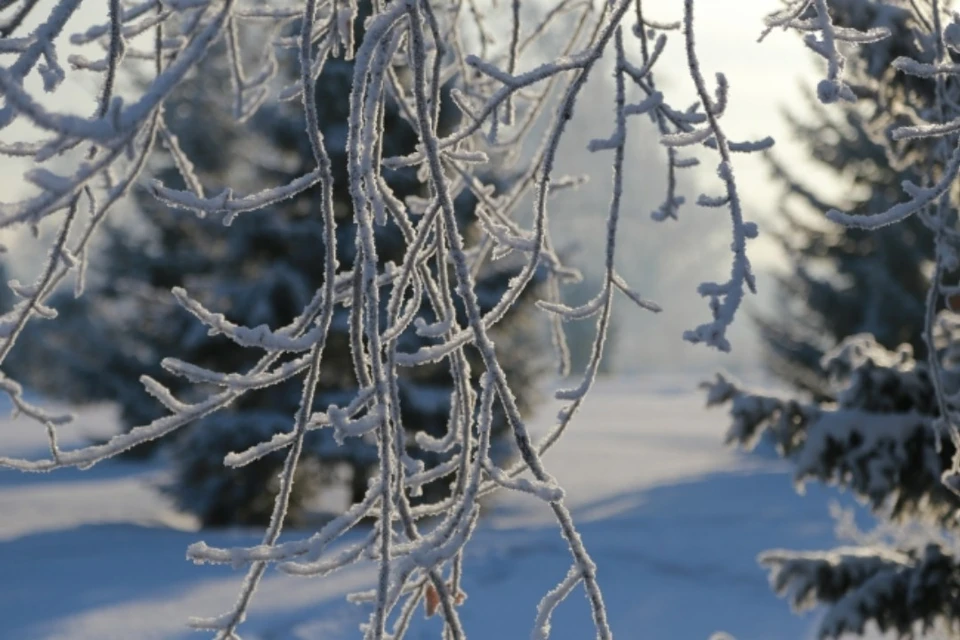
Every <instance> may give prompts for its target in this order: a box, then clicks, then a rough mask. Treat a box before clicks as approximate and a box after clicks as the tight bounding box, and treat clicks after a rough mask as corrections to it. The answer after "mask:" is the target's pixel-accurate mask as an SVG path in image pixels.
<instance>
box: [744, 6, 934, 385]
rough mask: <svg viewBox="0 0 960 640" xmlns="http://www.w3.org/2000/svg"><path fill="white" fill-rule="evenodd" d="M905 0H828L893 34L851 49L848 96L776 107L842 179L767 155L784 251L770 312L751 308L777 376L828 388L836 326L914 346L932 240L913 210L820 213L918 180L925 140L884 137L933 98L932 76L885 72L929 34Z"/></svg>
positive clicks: (892, 199)
mask: <svg viewBox="0 0 960 640" xmlns="http://www.w3.org/2000/svg"><path fill="white" fill-rule="evenodd" d="M908 8H909V7H908V6H907V3H905V2H883V3H864V2H854V1H844V2H837V3H831V9H832V14H833V16H834V21H835V22H836V23H837V24H838V25H839V26H845V27H855V28H859V29H864V28H868V27H872V26H885V27H888V28H890V29H891V30H892V31H893V34H894V35H893V36H892V37H891V38H888V39H886V40H883V41H882V42H879V43H874V44H869V45H865V46H863V47H859V48H857V50H856V51H855V52H854V55H853V56H852V57H850V58H848V65H847V68H846V71H845V75H846V77H847V78H848V80H849V81H850V82H851V83H852V84H853V85H854V87H855V89H856V93H857V95H858V102H857V103H856V104H849V103H840V104H834V105H831V106H830V107H824V106H822V105H820V104H819V103H818V102H817V101H816V98H815V97H814V96H813V95H811V94H808V95H807V100H806V101H805V104H804V105H803V106H804V107H805V108H804V109H803V111H804V112H805V114H806V115H804V116H800V115H799V110H791V111H790V112H788V113H787V115H786V117H787V119H788V123H789V126H790V128H791V130H792V131H793V134H794V137H795V139H796V140H797V141H798V142H799V144H800V145H802V146H803V147H804V148H805V150H806V151H807V155H808V157H809V158H810V159H811V160H813V161H814V162H815V163H816V164H818V165H819V166H820V167H822V168H823V169H826V170H828V171H829V172H830V173H831V174H832V175H834V176H837V177H838V178H839V179H840V180H841V181H842V183H843V185H844V188H843V194H844V195H843V196H842V197H841V198H839V199H837V200H832V199H830V198H828V196H827V195H825V191H824V189H823V188H822V187H820V186H819V185H818V184H817V181H816V179H814V178H809V177H806V176H801V174H800V172H798V171H797V170H795V169H794V168H793V167H790V166H788V165H785V164H784V163H782V162H780V161H778V160H777V159H776V157H775V156H768V163H769V166H770V168H771V171H772V174H773V176H774V178H775V179H776V180H777V181H778V182H779V183H780V184H782V185H783V187H784V197H783V199H782V200H781V202H780V205H779V206H778V208H777V221H778V222H779V223H782V226H781V228H780V229H779V231H778V232H777V233H776V234H774V235H775V238H776V240H777V241H778V243H779V245H780V247H781V248H782V249H783V251H784V252H785V254H786V256H787V260H788V265H787V268H786V269H785V270H784V272H781V273H777V274H775V276H774V277H775V279H776V283H777V288H776V291H775V300H774V306H773V309H772V311H769V312H766V313H762V314H759V315H758V316H757V317H756V321H757V324H758V327H759V329H760V332H761V336H762V338H763V342H764V344H765V347H766V354H765V359H766V363H767V365H768V367H769V368H770V369H771V370H772V371H773V372H774V373H775V374H777V375H778V376H779V377H781V378H782V379H784V380H785V381H787V382H788V383H790V384H792V385H794V386H796V387H798V388H800V389H804V390H807V391H810V392H812V393H814V394H815V395H816V396H818V397H824V398H826V397H829V389H828V385H827V384H826V379H825V372H824V371H823V370H822V369H821V368H820V367H819V361H820V358H821V357H822V356H823V354H824V352H826V351H827V350H828V349H830V348H831V347H833V346H834V345H835V344H837V343H838V342H840V341H841V340H842V339H843V338H845V337H847V336H852V335H856V334H859V333H870V334H872V335H873V336H874V337H875V338H876V340H877V341H878V342H879V343H880V344H881V345H883V346H885V347H887V348H888V349H893V348H895V347H897V346H898V345H900V344H903V343H907V344H909V345H911V346H912V347H913V349H914V352H915V353H916V354H918V357H921V358H922V357H924V355H923V354H925V353H926V347H925V345H924V344H923V340H922V327H923V317H924V310H925V306H924V305H925V297H926V292H927V289H928V285H929V282H930V280H929V278H930V265H931V262H930V260H931V257H932V255H933V243H932V234H931V232H930V231H929V230H928V229H927V228H926V227H925V226H924V225H923V223H922V222H921V220H920V218H919V217H916V216H915V217H912V218H910V219H908V220H907V221H905V222H903V223H901V224H897V225H894V226H891V227H885V228H881V229H878V230H876V231H865V230H862V229H848V228H841V227H839V226H837V225H835V224H833V223H830V222H829V221H827V220H826V217H825V216H824V213H825V212H826V211H827V210H828V209H830V208H836V209H840V210H842V211H847V212H850V213H855V214H864V215H865V214H870V213H877V212H880V211H884V210H886V209H887V208H889V207H890V206H892V205H893V204H895V203H896V202H898V201H900V200H903V199H904V198H905V196H904V194H903V191H902V188H901V184H902V182H903V181H904V180H911V181H913V182H915V183H917V184H921V183H923V180H924V176H925V175H928V174H929V170H930V165H931V163H932V160H930V159H929V158H930V154H929V153H928V147H927V146H926V144H927V143H926V142H925V141H907V142H893V141H892V140H891V139H890V136H889V131H890V129H891V127H892V126H893V125H894V124H896V123H898V122H901V120H902V114H904V113H906V112H908V111H919V112H922V111H923V110H924V109H928V108H929V105H930V104H931V101H932V87H933V83H932V82H929V81H926V80H920V79H917V78H915V77H913V76H909V75H906V74H903V73H899V72H896V71H895V70H894V69H893V68H892V67H891V66H890V63H891V62H892V60H893V59H894V58H896V57H897V56H901V55H910V56H912V57H915V58H916V59H918V60H929V59H931V57H932V51H933V49H932V43H930V42H929V41H928V40H929V39H928V38H926V39H925V38H924V37H923V36H921V35H919V33H918V32H917V31H916V30H917V26H918V25H917V24H916V22H915V21H914V20H913V18H912V17H911V15H912V13H911V11H909V10H907V9H908Z"/></svg>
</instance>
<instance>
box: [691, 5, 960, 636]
mask: <svg viewBox="0 0 960 640" xmlns="http://www.w3.org/2000/svg"><path fill="white" fill-rule="evenodd" d="M831 9H832V11H831V15H832V18H833V20H834V22H835V23H836V25H837V26H839V27H849V28H854V29H860V30H864V29H869V28H871V27H885V28H887V29H889V30H890V31H891V33H892V35H891V37H889V38H887V39H885V40H882V41H880V42H877V43H872V44H866V45H864V46H863V47H859V48H857V49H855V50H854V51H852V52H851V55H850V57H848V58H847V65H846V67H845V69H844V73H845V78H846V80H847V81H848V82H849V83H850V84H851V85H852V87H853V89H854V92H855V93H856V97H857V102H856V103H849V104H843V103H839V104H834V105H831V106H830V107H822V106H820V105H817V104H814V102H813V100H809V101H808V102H809V103H810V106H811V109H810V111H811V116H810V119H808V120H806V121H804V120H803V119H801V118H799V117H796V116H791V117H790V124H791V126H792V128H793V130H794V132H795V133H796V134H797V137H798V138H799V139H800V140H801V141H802V142H803V144H804V145H805V146H806V147H807V149H808V151H809V155H810V157H811V158H812V159H813V160H814V161H815V162H817V163H818V164H820V165H822V166H823V167H825V168H827V169H829V170H830V171H832V172H833V173H834V174H836V175H838V176H840V178H841V179H842V180H844V181H845V184H846V185H847V187H848V188H847V189H846V190H845V194H846V195H845V199H844V201H841V202H829V201H828V199H827V198H826V197H825V195H824V194H823V193H822V192H821V191H820V190H818V189H817V188H816V184H814V183H813V182H812V181H811V180H810V179H809V178H808V179H807V180H805V179H803V178H802V177H801V176H800V175H799V172H798V171H796V170H794V169H793V168H791V167H789V166H784V165H782V164H780V163H778V162H777V161H776V160H771V161H770V164H771V167H772V169H773V171H774V174H775V175H776V176H777V178H778V179H779V180H780V181H781V182H782V183H783V184H784V185H785V187H786V192H787V197H786V198H785V200H784V204H783V206H782V207H781V213H782V214H783V217H784V220H785V224H784V226H783V229H782V231H781V233H780V234H779V235H778V236H777V237H778V240H779V241H780V244H781V246H782V247H783V248H784V249H785V251H786V253H787V255H788V256H789V259H790V270H789V272H788V273H787V274H786V275H783V276H781V277H779V278H778V284H779V290H778V297H777V303H778V304H777V307H776V308H775V311H774V312H772V313H769V314H768V315H764V316H762V317H761V318H760V319H759V325H760V330H761V334H762V336H763V339H764V341H765V343H766V346H767V357H768V363H769V364H770V366H771V368H772V369H773V370H774V371H775V372H777V373H778V374H780V376H781V377H783V378H784V379H785V380H787V381H788V382H790V383H791V384H792V385H793V386H795V387H797V388H798V389H799V390H801V391H804V392H812V396H813V398H812V399H809V398H810V395H811V394H810V393H803V394H799V395H800V396H803V397H795V398H781V397H776V396H771V395H767V394H761V393H755V392H751V391H748V390H745V389H743V388H742V387H741V386H740V385H738V384H736V383H734V382H732V381H730V380H729V379H727V378H725V377H724V376H718V377H717V378H716V379H715V380H714V381H713V382H711V383H708V384H705V385H704V386H705V387H706V389H707V391H708V404H709V405H726V406H728V407H729V409H730V416H731V426H730V428H729V430H728V431H727V441H728V442H729V443H733V444H735V445H737V446H740V447H744V448H748V449H750V448H752V447H753V446H755V444H756V443H757V442H758V441H759V440H760V439H761V438H762V437H766V438H769V439H772V440H773V442H775V443H776V446H777V448H778V450H779V452H780V454H781V455H782V456H783V457H785V458H787V459H789V460H790V461H792V462H793V463H794V481H795V483H796V484H797V485H798V487H799V488H802V486H803V485H804V484H806V483H808V482H821V483H825V484H829V485H834V486H837V487H839V488H841V489H843V490H846V491H849V492H851V493H853V494H854V495H855V496H856V497H857V498H858V499H859V500H860V501H861V502H863V503H865V504H867V505H868V506H869V508H870V509H871V510H872V511H873V512H874V514H875V515H876V516H877V518H878V520H879V522H880V524H879V525H878V531H879V532H881V533H883V534H884V535H877V536H873V537H872V539H871V538H869V537H865V538H855V539H853V540H852V543H851V544H850V545H848V546H844V547H840V548H837V549H834V550H831V551H827V552H823V551H802V552H798V551H788V550H773V551H768V552H765V553H762V554H761V555H760V557H759V561H760V563H761V564H762V565H764V566H765V567H766V568H767V569H768V570H769V571H770V574H771V584H772V586H773V588H774V590H775V591H776V592H777V593H778V594H780V595H782V596H784V597H786V598H788V599H789V600H790V602H791V604H792V605H793V607H794V608H796V609H800V610H803V609H808V608H812V607H817V606H819V607H823V608H824V609H825V615H824V616H823V617H822V619H821V621H820V625H819V630H818V637H820V638H840V637H849V635H850V634H857V635H862V634H864V633H866V632H868V631H869V630H870V628H871V627H877V628H879V629H880V630H881V631H882V632H885V633H891V634H895V635H896V637H905V638H912V637H916V636H917V635H920V634H926V633H929V632H931V631H933V632H935V633H937V634H946V636H947V637H956V635H957V634H958V633H960V607H958V604H957V603H958V600H957V593H958V590H960V555H958V553H957V549H958V548H960V547H958V544H957V542H958V541H960V519H958V513H960V484H958V483H956V482H954V481H953V480H952V478H953V477H954V476H952V475H951V469H952V466H953V465H952V460H953V458H954V457H955V456H956V455H957V442H956V441H954V440H953V439H951V438H948V437H947V436H946V429H944V426H945V425H944V420H943V418H944V417H945V416H943V415H942V411H943V407H942V406H941V405H940V403H939V402H938V400H937V397H938V396H937V393H936V388H935V385H937V384H939V385H941V389H942V391H943V394H942V396H941V397H943V398H946V400H945V402H947V403H953V402H955V399H956V398H957V397H958V396H956V395H955V394H956V393H957V391H960V368H958V363H960V360H958V358H957V351H956V344H957V341H958V339H960V316H958V315H957V314H956V313H954V312H951V311H949V310H943V309H940V311H939V313H938V314H937V321H936V323H935V326H934V331H933V334H934V335H933V336H932V337H931V340H932V344H933V348H934V349H935V353H933V354H928V353H927V351H928V347H927V345H928V341H927V336H926V335H925V332H926V327H925V316H926V312H927V309H926V305H927V303H926V298H927V291H928V289H929V286H930V279H931V270H932V269H931V264H932V259H933V256H934V251H933V249H934V248H933V241H932V239H933V233H932V231H931V230H930V229H929V228H928V226H927V223H928V222H929V221H928V220H926V219H925V217H924V215H923V214H920V215H916V216H913V217H912V218H910V219H909V220H907V221H904V222H902V223H900V224H897V225H892V226H889V227H884V228H880V229H878V230H873V231H864V230H859V229H853V228H840V227H837V226H834V225H832V224H831V223H829V222H827V221H826V219H825V216H824V215H823V214H824V213H826V211H827V210H828V209H831V208H837V209H842V210H845V211H850V212H853V213H856V214H863V215H867V214H871V213H876V212H878V211H883V210H886V209H889V208H890V207H891V206H893V205H894V204H895V203H897V202H900V201H903V199H904V195H903V190H904V189H903V187H902V183H903V182H904V181H905V180H909V181H911V182H912V183H914V184H929V181H928V178H927V177H928V176H931V175H938V174H939V173H940V170H941V168H940V167H938V166H937V163H936V161H935V159H934V158H935V156H936V154H935V153H934V149H933V147H932V146H931V145H932V144H935V143H931V142H930V140H929V139H920V140H902V141H895V140H894V139H893V138H892V136H891V134H890V132H891V130H892V129H893V128H894V127H897V126H902V125H904V124H905V123H906V122H908V121H910V120H911V118H910V117H908V116H912V117H913V119H914V120H916V119H920V118H923V117H926V118H933V117H934V116H933V112H932V109H933V108H934V104H935V99H934V98H935V96H934V90H935V87H936V83H935V82H933V81H929V79H921V78H917V77H916V76H913V75H909V74H905V73H901V72H900V71H898V70H897V69H896V67H895V66H894V65H893V64H892V63H893V61H894V60H895V59H896V58H898V57H900V56H908V57H910V58H912V59H915V60H918V61H926V62H933V61H934V59H935V52H936V50H937V47H936V42H935V41H934V40H933V38H932V36H931V35H930V33H931V27H930V24H928V23H926V22H927V21H928V20H929V16H930V15H932V14H931V13H930V10H931V5H930V3H926V2H918V1H916V0H902V1H901V0H885V1H883V2H864V1H859V0H843V1H840V2H836V3H831ZM951 55H953V56H954V60H953V62H956V61H957V60H956V54H955V53H951ZM956 89H957V88H956V87H949V88H947V89H946V91H949V97H950V99H951V100H952V101H954V102H955V101H956V99H957V90H956ZM951 195H952V196H954V197H951V199H950V202H949V205H948V206H949V207H950V209H951V215H952V219H955V208H956V197H955V193H954V194H951ZM951 306H953V305H952V304H951ZM930 355H932V356H933V358H932V359H931V358H930ZM931 360H933V361H936V362H939V363H941V364H942V369H941V372H942V374H943V375H942V376H938V377H939V378H940V379H939V380H935V379H934V378H935V376H936V374H935V373H933V372H932V371H931V369H930V367H931ZM948 408H950V410H951V411H953V410H955V409H952V408H951V407H950V406H949V404H948ZM906 531H910V532H912V533H911V534H910V535H908V534H906V533H905V532H906ZM936 637H941V636H940V635H937V636H936Z"/></svg>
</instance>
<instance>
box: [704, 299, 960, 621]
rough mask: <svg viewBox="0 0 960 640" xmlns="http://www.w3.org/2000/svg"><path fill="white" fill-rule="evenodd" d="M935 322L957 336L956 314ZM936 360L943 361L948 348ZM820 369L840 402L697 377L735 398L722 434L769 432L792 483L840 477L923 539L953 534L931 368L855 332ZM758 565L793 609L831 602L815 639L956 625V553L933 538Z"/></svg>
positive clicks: (948, 447) (739, 438) (950, 446)
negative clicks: (870, 627) (918, 528)
mask: <svg viewBox="0 0 960 640" xmlns="http://www.w3.org/2000/svg"><path fill="white" fill-rule="evenodd" d="M942 320H943V322H942V323H941V325H940V326H941V332H942V333H941V334H939V335H938V343H937V344H940V345H943V344H949V343H950V342H951V341H954V340H956V339H957V337H958V336H957V327H958V326H960V325H958V324H957V317H956V316H943V317H942ZM944 334H946V335H944ZM938 348H939V347H938ZM938 356H940V357H941V359H942V360H943V361H944V362H946V363H948V364H949V362H950V357H949V354H948V350H947V349H944V351H943V352H938ZM822 366H823V369H824V371H826V372H828V373H829V379H830V384H831V387H830V395H831V396H833V397H835V398H836V403H817V402H802V401H798V400H793V399H780V398H777V397H773V396H769V395H763V394H756V393H751V392H748V391H745V390H743V389H741V388H740V387H739V386H737V385H736V384H734V383H732V382H730V381H729V380H727V379H726V378H724V377H723V376H717V378H716V380H715V381H713V382H711V383H707V384H704V385H703V386H704V387H705V388H707V390H708V393H709V395H708V404H711V405H729V406H730V415H731V418H732V425H731V427H730V429H729V430H728V432H727V441H728V442H732V443H735V444H736V445H738V446H742V447H746V448H751V447H753V446H754V444H755V443H756V442H757V441H758V440H759V439H760V438H761V437H763V436H766V437H768V438H770V439H772V440H773V441H774V443H775V444H776V446H777V449H778V451H779V452H780V453H781V455H783V456H784V457H785V458H787V459H789V460H790V461H791V462H793V463H794V465H795V469H794V480H795V482H796V483H797V485H798V487H802V486H803V485H804V484H805V483H807V482H810V481H817V482H822V483H825V484H832V485H836V486H838V487H840V488H841V489H845V490H849V491H850V492H852V493H853V494H854V495H855V496H856V497H857V498H858V499H860V500H861V501H862V502H864V503H866V504H867V505H869V506H870V508H871V509H872V510H873V511H874V512H875V513H876V514H877V515H878V517H880V518H883V519H888V520H890V521H892V522H893V523H896V525H897V526H913V525H917V524H920V525H922V526H923V527H925V528H927V530H928V534H927V535H925V536H924V539H926V540H930V539H931V538H932V539H934V540H936V539H937V536H936V535H934V534H930V533H929V532H935V531H938V530H945V531H946V532H947V533H946V534H944V536H945V537H944V539H952V538H953V537H954V536H955V535H956V533H957V532H958V531H960V520H958V518H957V514H958V509H960V495H958V494H957V493H954V492H953V491H951V490H950V489H948V488H947V486H946V485H945V484H944V483H943V481H942V477H943V475H944V473H945V472H946V471H948V470H949V469H951V459H952V457H953V455H954V452H955V451H956V449H955V446H954V443H953V442H952V441H951V440H950V439H949V438H946V437H944V438H943V440H942V441H941V442H939V443H938V437H937V431H936V429H938V428H939V427H938V419H939V416H940V413H939V406H938V404H937V402H936V399H935V395H934V389H933V384H932V381H931V379H930V375H929V372H928V370H927V367H926V365H925V364H924V363H918V362H916V361H914V360H913V358H912V357H911V352H910V349H909V347H907V346H904V347H903V348H902V349H900V350H898V351H897V352H891V351H888V350H886V349H884V348H883V347H882V346H880V345H878V344H877V343H876V341H874V340H873V338H872V337H870V336H866V335H861V336H854V337H851V338H848V339H847V340H845V341H844V342H842V343H841V344H840V345H839V346H838V347H837V348H836V349H835V350H834V351H833V352H832V353H830V354H829V357H828V358H826V359H825V361H824V362H823V363H822ZM956 374H957V369H956V368H949V369H948V371H947V375H946V377H945V380H944V384H945V385H946V387H947V389H948V391H949V390H952V389H956V388H957V387H958V379H957V375H956ZM760 562H761V564H763V565H764V566H766V567H767V568H768V569H770V571H771V576H772V585H773V588H774V590H775V591H776V592H777V593H778V594H780V595H784V596H786V597H788V598H789V599H790V601H791V603H792V604H793V606H794V607H795V608H797V609H807V608H811V607H814V606H819V605H823V606H826V615H825V617H824V618H823V620H822V622H821V624H820V630H819V635H820V637H821V638H839V637H841V636H843V634H845V633H855V634H862V633H863V632H864V630H865V628H866V625H867V624H868V623H870V622H872V623H875V624H876V625H877V626H879V627H880V628H881V629H882V630H884V631H888V630H892V631H896V632H897V633H898V634H899V636H898V637H913V636H911V633H915V632H917V631H923V630H927V629H929V628H931V625H934V624H937V625H939V626H940V627H941V628H942V627H949V628H951V629H954V630H956V629H958V628H960V605H958V602H960V559H958V558H957V557H956V556H955V555H954V551H953V548H952V547H950V546H946V545H944V544H942V543H941V542H940V541H939V540H938V541H937V542H936V543H928V544H925V545H923V546H922V547H918V546H916V544H907V540H906V539H900V540H894V544H893V545H892V546H880V545H870V544H862V545H861V546H859V547H848V548H841V549H836V550H834V551H830V552H825V553H820V552H816V553H801V552H793V551H771V552H765V553H763V554H761V556H760Z"/></svg>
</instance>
